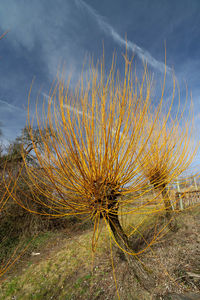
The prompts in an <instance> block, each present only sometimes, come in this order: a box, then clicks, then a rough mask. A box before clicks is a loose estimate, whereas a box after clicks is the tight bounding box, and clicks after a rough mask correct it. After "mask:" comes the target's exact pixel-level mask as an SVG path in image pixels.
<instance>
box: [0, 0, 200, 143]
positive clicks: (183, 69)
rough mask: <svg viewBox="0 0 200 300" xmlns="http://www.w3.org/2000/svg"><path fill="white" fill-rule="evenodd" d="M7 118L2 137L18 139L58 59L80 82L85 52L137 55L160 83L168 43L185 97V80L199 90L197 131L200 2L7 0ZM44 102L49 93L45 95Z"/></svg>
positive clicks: (2, 27) (2, 110) (0, 104)
mask: <svg viewBox="0 0 200 300" xmlns="http://www.w3.org/2000/svg"><path fill="white" fill-rule="evenodd" d="M7 30H9V32H8V33H7V35H6V36H5V37H4V38H3V39H2V40H1V41H0V72H1V81H0V122H1V129H2V131H3V137H2V140H3V142H6V141H9V140H13V139H14V138H15V137H16V136H17V135H19V133H20V130H21V129H22V128H23V127H24V126H25V124H26V115H27V100H28V93H29V89H30V86H31V82H32V80H33V78H34V85H33V88H32V93H31V105H32V106H33V107H34V103H35V99H36V97H37V94H38V91H39V90H40V91H41V93H47V94H48V90H49V87H50V86H51V82H52V80H53V79H54V78H55V76H56V72H57V69H58V66H59V64H62V63H65V68H66V72H67V74H71V73H72V74H73V80H74V81H76V79H77V78H78V77H79V75H80V72H81V70H82V65H83V63H84V60H85V57H86V55H88V54H89V55H90V54H91V55H93V57H94V60H95V59H96V58H98V57H99V56H101V55H102V41H103V42H104V48H105V58H106V61H107V62H108V64H109V62H110V61H111V58H112V53H113V51H114V50H116V52H117V55H118V56H120V55H121V53H122V52H123V51H124V50H125V36H127V43H128V44H127V45H128V49H129V51H130V53H134V55H135V60H136V62H137V64H138V66H139V68H140V66H141V62H142V61H143V60H146V61H147V63H148V66H149V70H150V71H151V72H152V73H153V74H154V78H155V79H157V80H158V81H159V80H161V81H162V78H163V75H164V53H165V42H166V50H167V70H168V72H169V75H168V77H169V83H167V89H168V90H169V94H170V72H171V70H172V69H174V70H175V74H176V77H177V79H178V81H179V84H180V89H181V91H183V92H182V95H183V98H181V101H183V102H184V101H185V82H186V83H187V86H188V90H189V93H190V92H192V95H193V102H194V111H195V122H196V126H197V127H196V131H198V129H199V128H200V126H199V123H200V122H199V121H200V96H199V95H200V82H199V80H200V76H199V75H200V71H199V70H200V1H199V0H175V1H174V0H168V1H160V0H101V1H99V0H56V1H55V0H42V1H41V0H34V1H25V0H18V1H14V0H6V1H3V0H0V34H3V33H4V32H5V31H7ZM41 101H42V99H41ZM197 133H198V132H197Z"/></svg>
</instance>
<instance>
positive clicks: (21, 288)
mask: <svg viewBox="0 0 200 300" xmlns="http://www.w3.org/2000/svg"><path fill="white" fill-rule="evenodd" d="M196 211H197V212H185V213H183V214H180V216H179V218H180V222H181V224H184V220H187V218H188V215H190V217H191V218H192V217H193V215H194V216H195V217H196V216H198V215H199V209H197V210H196ZM144 217H145V218H146V216H145V215H143V214H141V215H140V216H139V215H137V216H132V217H131V216H128V217H127V220H126V226H127V227H126V228H127V232H128V230H130V228H132V227H131V225H133V226H136V225H137V223H138V222H141V220H142V219H143V218H144ZM155 217H156V215H154V217H152V216H149V217H147V218H146V219H145V222H144V223H143V225H142V227H141V229H140V231H141V232H142V233H145V231H146V230H147V228H149V226H150V225H152V224H153V222H154V221H155V219H154V218H155ZM183 218H185V219H183ZM92 234H93V232H92V229H87V230H86V231H83V232H79V233H78V234H77V235H76V234H74V235H73V236H70V237H68V236H65V235H63V233H62V234H61V233H59V232H53V233H51V232H47V233H42V234H39V235H38V236H37V238H36V239H35V240H34V241H33V243H32V245H31V247H30V249H29V250H28V251H29V253H31V251H36V252H37V251H39V252H40V253H41V256H42V257H40V256H38V257H35V258H34V257H31V256H30V257H28V254H27V258H26V259H25V261H24V262H20V263H19V266H18V270H17V272H14V273H11V274H10V275H9V274H8V275H7V276H8V277H7V280H4V281H3V282H2V283H1V285H0V299H2V300H3V299H12V298H13V299H14V297H16V299H17V300H18V299H21V300H26V299H27V300H28V299H60V300H62V299H70V300H73V299H74V300H78V299H81V300H82V299H94V300H95V299H105V300H106V299H117V293H116V286H115V282H114V280H113V269H112V265H111V258H110V244H109V233H108V231H107V229H106V227H105V226H103V228H102V232H101V235H100V237H99V241H98V247H97V249H96V253H95V257H94V260H93V259H92V250H91V240H92ZM171 238H172V236H171ZM56 241H58V243H57V242H56ZM157 247H158V246H157ZM170 251H171V250H170ZM166 253H167V254H166V255H167V256H168V252H167V251H166ZM148 255H149V254H147V259H146V261H147V263H148V262H149V261H150V260H151V259H152V257H151V256H150V258H149V256H148ZM113 256H114V266H115V273H116V278H117V284H118V289H119V292H120V295H121V297H122V298H121V299H138V300H139V299H145V300H146V299H148V300H149V299H150V298H149V294H148V293H147V292H145V291H144V290H142V289H141V288H140V287H139V285H138V283H137V281H136V280H135V278H134V277H133V276H132V275H130V274H129V271H128V269H127V265H126V263H125V262H123V261H120V260H119V258H118V257H117V251H116V249H115V247H113ZM144 259H145V258H144ZM165 260H166V259H165ZM165 260H164V261H165ZM153 266H155V263H153ZM19 268H21V271H19ZM13 269H15V266H14V267H13ZM22 269H23V270H22ZM162 273H163V271H162V272H161V274H162Z"/></svg>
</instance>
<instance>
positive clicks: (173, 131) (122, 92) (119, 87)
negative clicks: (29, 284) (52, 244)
mask: <svg viewBox="0 0 200 300" xmlns="http://www.w3.org/2000/svg"><path fill="white" fill-rule="evenodd" d="M124 62H125V67H124V74H123V75H122V76H121V75H120V72H119V71H118V70H116V65H115V57H113V61H112V65H111V68H110V70H109V72H108V74H107V73H106V72H105V66H104V59H102V61H100V62H98V63H97V65H96V66H95V65H94V64H93V62H91V65H90V70H89V71H88V73H85V72H84V76H83V75H82V76H81V79H80V81H79V82H78V84H77V87H76V88H75V90H73V91H72V90H71V89H70V82H69V81H68V83H67V84H65V78H64V74H62V76H61V77H60V78H57V81H55V83H54V85H53V86H52V88H51V91H50V93H49V99H48V105H45V102H44V105H43V112H42V116H40V115H39V113H38V109H37V106H36V112H37V114H36V115H37V120H36V121H37V129H33V124H34V119H33V120H30V113H29V111H28V125H27V127H26V129H25V130H24V131H23V135H22V136H21V137H20V138H18V139H17V140H16V141H15V143H14V144H13V145H12V147H10V150H9V154H8V155H7V156H5V157H4V160H2V161H3V162H4V164H3V169H2V170H3V172H2V182H3V189H4V190H5V192H4V193H2V195H3V198H2V200H1V203H2V207H3V205H4V204H5V203H6V202H7V204H8V206H7V212H5V214H4V215H3V217H2V218H1V221H2V220H4V221H5V220H6V217H7V216H8V211H9V205H10V211H12V210H13V206H16V207H17V209H16V210H15V212H16V213H17V211H18V210H19V211H20V213H19V214H22V216H23V217H24V218H25V219H26V218H29V221H28V222H27V223H26V222H25V223H26V224H28V227H27V228H29V229H27V231H31V232H32V233H33V232H37V228H39V231H42V229H43V228H45V229H46V230H47V229H49V227H48V226H49V224H58V221H57V220H58V218H62V220H64V226H66V224H67V222H69V220H70V217H72V216H75V217H77V218H79V219H81V220H82V221H84V222H88V223H90V224H91V222H92V224H93V233H92V234H91V233H90V234H89V235H88V240H90V241H91V245H92V250H93V252H95V251H96V250H97V248H98V243H100V241H101V239H102V238H103V237H108V240H109V238H110V250H111V256H112V264H113V250H112V241H113V242H114V243H115V244H116V245H117V246H118V248H119V249H120V250H121V251H123V253H124V256H123V257H124V258H125V259H126V261H127V262H128V265H129V268H130V270H131V272H132V275H134V277H135V278H136V279H137V281H138V282H139V284H140V285H141V286H142V287H143V288H144V289H146V290H151V289H152V286H154V285H155V280H154V278H153V276H152V269H151V268H148V267H146V266H145V265H144V264H143V263H141V261H140V259H139V258H138V255H139V254H141V253H143V252H145V250H147V249H151V247H152V245H153V243H155V242H157V241H158V239H159V237H160V236H162V235H163V233H166V231H167V225H168V223H170V221H171V218H172V206H171V202H170V198H169V194H168V191H167V186H168V185H169V184H170V183H171V182H172V181H173V180H174V179H176V178H177V177H178V176H179V175H180V174H181V173H182V172H183V171H184V170H186V169H187V168H188V167H189V166H190V164H191V162H192V159H193V157H194V155H195V153H196V150H197V147H193V146H192V143H191V134H192V127H190V125H191V123H189V122H188V123H185V126H180V120H182V118H183V111H182V112H180V113H179V112H177V114H176V116H175V118H172V114H171V109H172V106H173V100H174V99H173V97H172V100H171V105H170V108H169V110H168V111H167V112H166V113H165V114H164V116H163V115H162V113H163V108H162V106H163V99H164V88H165V77H164V83H163V87H162V95H161V99H160V102H159V105H158V106H157V107H156V108H155V107H153V105H152V103H151V78H150V75H149V74H148V70H147V66H146V65H144V71H143V77H142V80H141V81H139V79H138V77H137V74H136V72H133V70H132V60H129V59H128V55H127V53H126V54H125V55H124ZM173 81H174V89H175V79H174V78H173ZM152 116H154V117H152ZM161 116H162V117H161ZM179 116H180V117H179ZM177 136H179V138H178V139H177ZM151 186H153V187H154V188H155V190H156V191H158V194H160V193H161V194H162V196H163V203H164V205H163V203H159V205H156V206H155V205H152V204H153V201H154V200H155V199H157V196H158V195H156V196H155V197H154V196H152V195H151V189H152V188H151ZM145 194H146V195H147V198H146V200H145ZM5 199H6V200H5ZM12 200H14V202H12ZM10 201H11V202H10ZM140 202H142V203H140ZM27 211H28V212H27ZM163 212H164V213H165V214H166V216H167V221H166V220H165V218H164V217H163ZM158 213H159V217H158ZM19 214H18V213H17V215H19ZM160 214H161V215H160ZM12 215H13V214H12ZM132 215H135V216H139V215H144V216H146V217H147V216H148V218H142V219H141V221H140V222H138V223H137V224H133V222H132V221H130V222H128V223H129V227H126V226H124V225H123V224H124V222H125V220H127V218H131V216H132ZM151 217H152V218H153V219H151ZM22 219H23V218H22ZM22 219H21V220H22ZM147 219H148V220H147ZM9 220H11V218H9ZM44 220H48V226H46V227H45V226H44V227H43V223H45V221H44ZM138 220H139V218H138ZM2 222H3V221H2ZM6 222H7V221H5V222H4V224H5V223H6ZM53 222H55V223H53ZM22 223H23V224H24V221H23V222H22ZM2 224H3V223H2ZM59 224H60V223H59ZM152 224H153V226H152ZM45 225H46V223H45ZM143 226H144V227H143ZM11 227H12V226H11ZM19 228H21V227H20V226H19ZM34 228H35V230H34ZM142 228H143V229H142ZM144 228H145V229H144ZM106 229H107V234H106V233H105V231H106ZM2 231H3V233H4V234H5V230H4V228H3V226H2ZM16 231H17V229H16ZM19 231H20V229H19ZM138 234H139V235H140V238H138ZM130 237H132V239H133V238H134V239H135V242H133V241H131V238H130ZM111 239H112V241H111ZM141 240H142V242H141ZM13 245H15V244H14V243H13ZM107 246H108V245H107ZM107 246H106V247H107ZM79 251H82V250H81V249H79ZM70 259H71V257H70ZM50 264H51V263H50ZM54 267H55V266H54ZM84 276H89V277H87V279H85V277H83V278H84V279H83V280H88V279H90V276H91V275H90V274H86V275H84ZM113 280H114V282H115V283H116V277H115V273H113V278H112V280H111V281H112V282H113ZM77 284H78V286H79V283H77ZM13 285H14V289H18V288H19V287H18V285H17V284H16V282H15V281H14V282H13ZM12 291H13V287H12V286H11V292H9V291H8V290H7V292H6V293H8V294H9V295H11V294H13V293H12ZM42 296H43V297H45V295H42Z"/></svg>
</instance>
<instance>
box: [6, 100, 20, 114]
mask: <svg viewBox="0 0 200 300" xmlns="http://www.w3.org/2000/svg"><path fill="white" fill-rule="evenodd" d="M0 103H2V104H3V106H4V110H5V109H7V110H9V111H10V112H14V111H16V110H20V111H24V109H22V108H20V107H18V106H15V105H13V104H10V103H8V102H6V101H4V100H0Z"/></svg>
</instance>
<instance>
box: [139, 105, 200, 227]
mask: <svg viewBox="0 0 200 300" xmlns="http://www.w3.org/2000/svg"><path fill="white" fill-rule="evenodd" d="M186 104H187V102H186V103H185V106H186ZM148 117H149V122H148V123H149V124H150V123H154V124H155V123H156V124H155V128H154V130H153V133H152V134H151V136H150V138H149V140H148V143H147V144H146V147H145V149H144V151H143V153H142V155H141V156H140V159H139V160H140V163H141V166H142V169H143V174H144V176H145V177H146V178H148V179H149V181H150V184H151V185H153V187H154V189H155V190H156V191H159V192H160V193H161V194H162V198H163V203H164V206H165V212H166V218H167V219H168V221H170V220H171V219H172V216H173V207H172V203H171V200H170V195H169V192H168V185H169V184H170V183H173V182H174V181H175V180H177V178H178V177H179V176H180V175H181V174H182V173H183V172H184V171H185V170H187V169H189V167H190V165H191V163H192V161H193V158H194V156H195V154H196V152H197V149H198V144H195V143H194V137H193V130H192V129H193V117H192V102H191V106H190V108H189V110H188V113H187V115H186V116H185V107H183V109H182V110H181V109H180V108H179V109H178V110H177V112H176V114H175V117H174V118H173V117H172V115H171V108H170V109H169V111H168V113H167V114H164V115H162V116H160V117H159V118H157V119H156V120H155V119H154V117H153V116H152V115H151V114H149V115H148ZM185 117H187V119H186V118H185ZM149 128H150V127H147V131H148V130H149ZM174 225H175V223H174ZM173 227H174V228H176V226H173Z"/></svg>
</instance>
